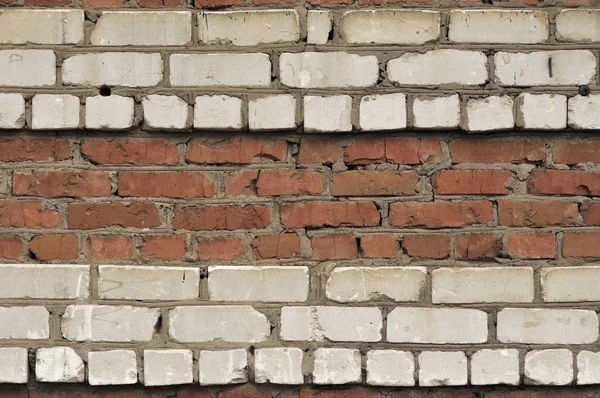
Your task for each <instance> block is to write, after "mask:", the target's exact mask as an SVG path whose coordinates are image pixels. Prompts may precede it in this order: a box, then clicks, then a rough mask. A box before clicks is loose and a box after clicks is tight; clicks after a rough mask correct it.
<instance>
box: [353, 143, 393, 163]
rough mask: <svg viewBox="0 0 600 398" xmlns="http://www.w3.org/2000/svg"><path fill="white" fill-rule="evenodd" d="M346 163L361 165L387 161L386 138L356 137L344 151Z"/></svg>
mask: <svg viewBox="0 0 600 398" xmlns="http://www.w3.org/2000/svg"><path fill="white" fill-rule="evenodd" d="M344 162H345V163H346V164H352V165H361V164H369V163H383V162H385V140H384V139H374V138H371V139H356V140H354V143H352V144H351V145H349V146H348V147H347V148H346V151H345V152H344Z"/></svg>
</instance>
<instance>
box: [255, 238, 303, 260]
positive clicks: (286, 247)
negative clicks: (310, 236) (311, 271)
mask: <svg viewBox="0 0 600 398" xmlns="http://www.w3.org/2000/svg"><path fill="white" fill-rule="evenodd" d="M252 256H253V257H254V259H255V260H266V259H270V258H294V257H300V238H299V237H298V235H296V234H276V235H264V236H259V237H257V238H256V239H254V240H253V241H252Z"/></svg>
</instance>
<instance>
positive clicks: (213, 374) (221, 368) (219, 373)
mask: <svg viewBox="0 0 600 398" xmlns="http://www.w3.org/2000/svg"><path fill="white" fill-rule="evenodd" d="M199 369H200V371H199V372H200V374H199V377H200V385H203V386H212V385H220V384H239V383H245V382H247V381H248V354H247V353H246V350H244V349H237V350H225V351H207V350H202V351H200V361H199Z"/></svg>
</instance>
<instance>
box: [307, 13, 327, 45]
mask: <svg viewBox="0 0 600 398" xmlns="http://www.w3.org/2000/svg"><path fill="white" fill-rule="evenodd" d="M332 29H333V13H332V12H331V11H321V10H318V11H317V10H309V11H308V16H307V17H306V30H307V33H308V34H307V37H306V42H307V43H308V44H327V41H328V40H329V33H331V30H332Z"/></svg>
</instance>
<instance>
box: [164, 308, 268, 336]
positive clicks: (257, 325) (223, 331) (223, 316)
mask: <svg viewBox="0 0 600 398" xmlns="http://www.w3.org/2000/svg"><path fill="white" fill-rule="evenodd" d="M194 325H203V327H202V328H197V327H195V326H194ZM270 334H271V324H270V323H269V320H268V319H267V317H266V316H264V315H263V314H262V313H260V312H258V311H256V310H255V309H254V308H252V307H250V306H248V305H238V306H235V305H220V306H203V307H175V308H174V309H172V310H171V311H169V336H171V338H173V339H175V340H176V341H178V342H181V343H186V342H202V341H215V340H222V341H227V342H240V343H243V342H246V343H257V342H261V341H264V340H266V339H267V338H268V337H269V335H270Z"/></svg>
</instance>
